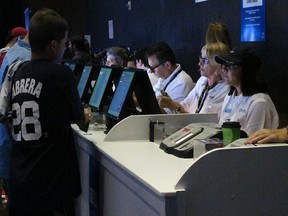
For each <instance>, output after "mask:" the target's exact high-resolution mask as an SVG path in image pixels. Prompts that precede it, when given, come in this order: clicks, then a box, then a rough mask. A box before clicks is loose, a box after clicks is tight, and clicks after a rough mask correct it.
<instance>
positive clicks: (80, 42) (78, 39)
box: [70, 35, 85, 51]
mask: <svg viewBox="0 0 288 216" xmlns="http://www.w3.org/2000/svg"><path fill="white" fill-rule="evenodd" d="M70 43H71V44H72V45H75V47H76V49H77V50H80V51H85V38H84V37H83V36H80V35H73V36H72V37H70Z"/></svg>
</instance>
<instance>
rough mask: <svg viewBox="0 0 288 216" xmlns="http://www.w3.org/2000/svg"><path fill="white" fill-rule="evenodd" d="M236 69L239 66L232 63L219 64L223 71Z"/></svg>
mask: <svg viewBox="0 0 288 216" xmlns="http://www.w3.org/2000/svg"><path fill="white" fill-rule="evenodd" d="M238 67H239V65H237V64H235V63H233V62H224V63H223V64H221V68H222V69H224V70H231V69H235V68H238Z"/></svg>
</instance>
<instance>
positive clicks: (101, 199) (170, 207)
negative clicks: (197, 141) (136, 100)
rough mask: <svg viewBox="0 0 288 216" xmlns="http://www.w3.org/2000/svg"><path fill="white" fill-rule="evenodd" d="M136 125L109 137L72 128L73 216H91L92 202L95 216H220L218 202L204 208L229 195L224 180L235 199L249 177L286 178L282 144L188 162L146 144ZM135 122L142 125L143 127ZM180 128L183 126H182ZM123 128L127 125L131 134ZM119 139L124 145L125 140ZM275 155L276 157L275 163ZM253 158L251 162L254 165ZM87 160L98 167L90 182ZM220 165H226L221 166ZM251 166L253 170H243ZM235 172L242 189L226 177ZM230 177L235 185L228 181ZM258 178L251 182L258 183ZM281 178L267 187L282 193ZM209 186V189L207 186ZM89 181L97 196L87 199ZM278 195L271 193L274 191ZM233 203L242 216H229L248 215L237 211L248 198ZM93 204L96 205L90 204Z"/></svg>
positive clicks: (224, 151)
mask: <svg viewBox="0 0 288 216" xmlns="http://www.w3.org/2000/svg"><path fill="white" fill-rule="evenodd" d="M136 118H137V117H136ZM141 118H142V119H141ZM144 118H145V117H144ZM177 118H178V117H177ZM147 119H151V118H146V120H147ZM136 120H137V122H138V126H136V124H133V123H131V122H130V123H129V121H134V120H133V119H132V120H131V119H130V120H129V119H128V120H127V122H126V123H127V124H125V122H124V123H121V124H120V125H118V126H116V127H118V128H116V129H114V131H113V130H111V131H110V132H109V134H108V135H107V136H106V135H105V134H104V132H103V131H95V130H93V127H92V128H91V130H89V131H88V133H84V132H81V131H79V129H78V128H77V126H75V125H73V129H74V131H75V137H76V141H77V143H78V145H79V147H80V151H79V158H80V169H81V177H82V178H81V180H82V188H83V193H82V195H81V197H80V199H79V211H78V214H79V215H85V216H87V215H93V214H92V213H91V204H90V205H89V202H90V203H91V199H92V200H94V201H92V202H94V207H95V206H97V208H98V209H97V211H98V212H99V213H100V215H104V216H105V215H107V216H114V215H115V216H118V215H129V216H130V215H131V216H133V215H135V216H136V215H137V216H138V215H149V216H151V215H152V216H153V215H163V216H164V215H165V216H166V215H171V216H172V215H173V216H177V215H201V216H202V215H211V212H213V211H215V208H217V209H219V210H220V211H221V206H215V204H213V203H217V204H218V202H214V201H213V202H211V204H210V203H207V202H208V201H209V200H211V199H217V196H218V197H219V194H222V195H223V196H224V195H225V194H226V195H227V194H230V193H231V191H233V190H234V186H235V185H229V184H230V180H231V182H234V183H237V184H238V186H237V188H239V189H237V193H240V192H239V191H241V187H242V188H246V186H245V187H244V183H245V185H246V184H248V185H249V184H251V185H252V183H251V181H252V180H253V179H250V178H249V175H251V176H253V175H256V176H258V177H261V178H263V179H265V177H266V176H267V177H269V174H270V175H274V176H275V175H277V176H278V177H283V176H284V177H285V175H287V174H285V172H286V171H285V172H282V170H285V169H286V168H287V170H288V157H286V158H287V159H286V158H284V157H282V154H281V153H279V151H280V152H287V154H288V150H287V149H288V148H287V147H288V146H287V145H285V144H283V145H266V146H261V147H260V146H245V147H236V148H230V149H229V148H228V149H217V150H212V151H210V152H208V153H206V154H204V155H203V156H202V157H200V158H198V159H197V160H196V159H193V158H192V159H182V158H178V157H175V156H174V155H169V154H167V153H165V152H164V151H163V150H161V149H160V148H159V145H158V144H156V143H153V142H149V141H148V135H147V133H146V132H147V131H146V129H144V128H143V125H146V124H147V121H145V120H143V117H139V119H136ZM140 122H144V123H143V125H141V123H140ZM183 122H184V124H186V123H187V122H185V121H183ZM177 124H179V122H178V123H177ZM128 125H130V126H131V125H133V127H132V128H133V130H132V129H131V128H129V126H128ZM119 127H120V129H119ZM121 128H122V130H123V132H122V133H121V135H120V134H119V137H120V138H119V140H118V141H117V133H119V131H120V132H121ZM139 128H140V129H141V128H142V130H139ZM140 131H144V132H143V134H144V135H143V134H142V135H141V134H139V133H141V132H140ZM128 134H130V136H128ZM135 134H137V136H139V137H141V140H135ZM109 135H111V137H109ZM125 136H126V137H127V140H125ZM145 136H146V138H145ZM133 137H134V138H133ZM145 139H146V140H145ZM270 153H271V154H272V156H271V159H273V160H276V159H277V161H274V163H270V162H269V160H267V158H268V157H267V155H269V154H270ZM276 155H279V157H278V158H277V156H276ZM255 157H256V158H257V160H256V161H255ZM265 157H267V158H265ZM91 158H93V159H94V160H96V161H97V163H98V166H97V174H96V175H97V176H96V179H93V178H92V179H91V175H90V174H89V172H91V169H90V166H91ZM234 158H235V161H234ZM236 158H237V161H236ZM239 158H243V160H244V161H242V162H240V161H241V160H240V161H239ZM226 159H227V160H229V161H230V163H227V161H226ZM252 162H253V163H254V164H255V165H256V167H253V166H249V165H250V164H251V163H252ZM259 164H263V166H266V168H265V169H266V171H267V173H266V172H265V169H262V168H261V169H258V168H257V166H259ZM279 164H281V166H282V167H281V169H279V168H278V169H276V168H275V167H274V166H277V167H279V166H280V165H279ZM222 170H223V172H222ZM235 170H239V172H243V173H245V176H243V177H242V180H243V185H242V183H241V181H239V176H238V175H239V172H237V171H236V173H235V175H234V174H233V175H231V172H234V171H235ZM92 171H93V170H92ZM269 172H270V173H269ZM273 172H274V173H273ZM229 173H230V174H229ZM286 173H287V172H286ZM263 175H265V177H264V176H263ZM247 176H248V177H247ZM94 177H95V176H94ZM234 177H235V179H233V178H234ZM258 177H255V178H257V179H258ZM285 178H286V179H285V181H284V179H282V178H280V179H279V180H275V178H272V180H273V183H275V184H280V186H281V188H280V189H283V188H286V187H287V189H288V175H287V176H286V177H285ZM212 180H213V182H214V183H215V184H212V182H211V181H212ZM272 180H271V181H272ZM91 181H92V182H91ZM94 181H97V188H96V192H95V193H96V194H97V195H95V194H94V195H93V193H94V192H93V193H92V195H91V188H89V185H91V183H93V182H94ZM259 181H260V184H262V186H261V187H265V186H267V181H263V182H261V181H262V180H259V179H258V182H259ZM219 182H225V185H221V186H220V185H219ZM285 182H286V183H285ZM94 183H95V182H94ZM253 187H256V186H255V184H253ZM258 187H259V186H258ZM258 187H256V188H254V189H253V193H254V194H257V195H259V193H260V192H259V191H261V188H258ZM280 189H279V188H276V189H275V191H278V190H280ZM206 190H207V192H208V191H209V195H208V194H206ZM235 190H236V189H235ZM270 192H271V191H269V193H270ZM210 193H212V194H210ZM235 193H236V191H235ZM267 193H268V192H267ZM269 193H268V194H266V195H265V196H267V197H271V196H272V194H269ZM246 194H247V196H250V197H251V194H250V192H249V191H246ZM236 195H237V194H236ZM236 195H235V196H236ZM93 196H94V197H93ZM95 196H97V197H95ZM209 196H210V197H209ZM229 196H230V195H229ZM283 196H285V194H282V193H281V194H278V198H279V199H281V200H282V199H283ZM287 196H288V195H286V197H287ZM239 197H241V200H240V199H239V200H235V201H234V205H235V206H236V207H235V206H233V208H240V210H238V211H239V212H241V213H243V214H230V215H249V214H247V209H246V210H243V209H244V208H243V205H242V206H240V205H239V203H241V202H242V199H248V198H249V197H248V198H247V197H246V195H243V194H241V196H239ZM220 198H221V199H220ZM220 198H219V200H218V201H219V202H220V203H222V204H221V205H222V207H225V210H222V212H223V214H220V215H228V214H224V212H225V211H227V212H229V213H231V209H229V206H232V205H231V200H230V199H229V200H226V198H225V197H221V196H220ZM265 198H266V197H265ZM96 199H97V204H96V202H95V200H96ZM271 199H272V200H273V201H272V202H276V200H275V198H273V197H271ZM89 200H90V201H89ZM207 200H208V201H207ZM259 200H260V201H261V197H259V198H258V201H257V199H254V198H253V197H252V198H250V203H252V205H257V202H259ZM236 201H237V202H236ZM265 201H266V200H264V203H265ZM278 201H279V200H278ZM203 202H205V203H203ZM261 202H262V201H261ZM270 202H271V201H270ZM286 202H288V197H287V200H286V201H285V202H284V203H283V204H279V208H278V213H279V212H280V213H281V212H282V211H283V208H284V204H285V205H286ZM193 203H194V204H193ZM209 206H210V207H209ZM287 206H288V203H287ZM267 208H269V207H268V205H267V206H266V209H265V208H264V210H265V211H264V212H267V214H266V215H268V213H271V210H270V209H267ZM285 208H286V206H285ZM271 209H272V208H271ZM269 210H270V211H269ZM285 210H287V209H285ZM209 212H210V213H209ZM248 212H249V211H248ZM252 212H253V211H252ZM206 213H207V214H206ZM208 213H209V214H208ZM250 213H251V212H250ZM261 213H263V211H262V212H261ZM255 214H257V212H253V214H250V215H255ZM261 215H265V214H261Z"/></svg>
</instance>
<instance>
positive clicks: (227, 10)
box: [0, 0, 288, 126]
mask: <svg viewBox="0 0 288 216" xmlns="http://www.w3.org/2000/svg"><path fill="white" fill-rule="evenodd" d="M0 1H1V2H3V3H4V2H6V3H5V4H7V0H6V1H4V0H0ZM8 2H10V4H12V3H13V2H14V4H15V2H18V4H20V5H22V6H23V2H22V3H21V1H16V0H14V1H11V0H10V1H9V0H8ZM19 2H20V3H19ZM127 2H128V0H124V1H122V0H61V1H59V0H58V1H56V0H41V1H39V0H27V1H25V3H24V5H28V6H29V7H30V8H31V10H32V12H34V11H36V10H38V9H39V8H41V7H50V8H52V9H54V10H56V11H57V12H59V13H60V14H61V15H62V16H63V17H65V18H66V19H67V21H68V22H69V25H70V29H69V31H70V35H72V34H90V35H91V40H92V47H91V48H92V51H94V52H97V51H99V50H101V49H105V48H107V47H110V46H118V45H125V46H128V47H130V48H131V49H132V50H137V49H139V48H142V47H145V46H150V45H152V44H154V43H157V42H159V41H166V42H167V43H168V44H169V45H170V46H171V47H172V48H173V50H174V51H175V54H176V58H177V61H178V62H179V63H181V65H182V67H183V68H184V69H185V70H186V71H187V72H188V73H189V74H190V75H191V77H192V78H193V79H194V81H197V79H198V78H199V72H198V55H199V54H200V50H201V47H202V46H203V45H204V42H205V31H206V28H207V26H208V24H209V23H210V22H214V21H220V22H224V23H225V24H226V25H227V26H228V27H229V29H230V32H231V36H232V43H233V46H238V45H239V44H241V42H240V27H241V23H240V20H241V14H240V11H241V1H237V0H229V4H227V0H209V1H207V2H202V3H198V4H196V3H195V0H181V1H179V0H145V1H144V0H143V1H139V0H137V1H135V0H131V2H132V9H131V10H128V8H127V6H126V4H127ZM2 5H3V4H1V12H2V11H5V9H2ZM266 5H267V9H266V15H267V16H266V17H267V18H266V22H267V25H266V30H267V32H266V38H267V39H266V42H257V43H247V44H248V45H250V46H253V47H255V48H256V49H257V50H258V51H259V53H260V54H261V55H262V57H263V68H262V73H263V77H264V78H265V80H266V81H267V82H268V84H269V88H270V92H271V96H272V99H273V101H274V103H275V105H276V107H277V110H278V112H279V114H280V117H281V126H283V125H287V124H288V114H287V112H288V78H287V77H288V72H287V70H288V57H287V54H288V40H287V37H288V25H287V23H286V22H287V20H288V19H287V18H288V13H287V11H288V2H287V0H277V3H276V0H269V1H268V0H266ZM22 6H21V7H22ZM21 7H20V8H21ZM13 13H16V12H13ZM0 14H1V15H0V16H1V17H0V18H2V17H3V16H4V15H2V13H0ZM22 14H23V12H21V15H22ZM6 16H8V15H7V12H6ZM6 16H5V18H6ZM10 17H11V16H10ZM12 17H13V15H12ZM16 17H17V16H16ZM0 20H2V19H0ZM4 20H5V19H4ZM109 20H113V23H114V39H109V38H108V21H109ZM9 22H12V21H11V20H10V21H9ZM0 23H1V22H0ZM2 25H3V23H1V32H2V29H3V27H2ZM1 36H2V33H1Z"/></svg>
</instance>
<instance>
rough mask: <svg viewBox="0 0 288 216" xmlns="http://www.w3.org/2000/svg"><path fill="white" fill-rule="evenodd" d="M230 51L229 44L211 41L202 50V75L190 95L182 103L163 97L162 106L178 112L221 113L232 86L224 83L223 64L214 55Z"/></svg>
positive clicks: (200, 59) (200, 58)
mask: <svg viewBox="0 0 288 216" xmlns="http://www.w3.org/2000/svg"><path fill="white" fill-rule="evenodd" d="M228 52H229V46H227V45H226V44H224V43H221V42H217V43H209V44H206V45H205V46H204V47H203V48H202V50H201V56H200V57H199V63H198V65H199V67H200V69H199V71H200V74H201V77H200V78H199V79H198V81H197V83H196V86H195V87H194V89H193V90H192V91H191V92H190V93H189V95H188V96H187V97H186V98H185V99H184V100H183V101H181V102H180V103H179V102H176V101H174V100H173V99H172V98H170V97H169V96H166V97H162V98H161V101H160V106H161V107H168V108H170V109H172V110H175V112H176V113H179V112H180V113H218V114H219V115H220V111H221V106H222V103H223V100H224V97H225V96H226V95H227V94H228V92H229V88H230V86H228V85H227V84H225V83H223V80H222V77H221V66H220V65H218V64H217V63H216V62H215V60H214V57H215V56H216V55H220V54H222V55H224V54H227V53H228Z"/></svg>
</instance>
